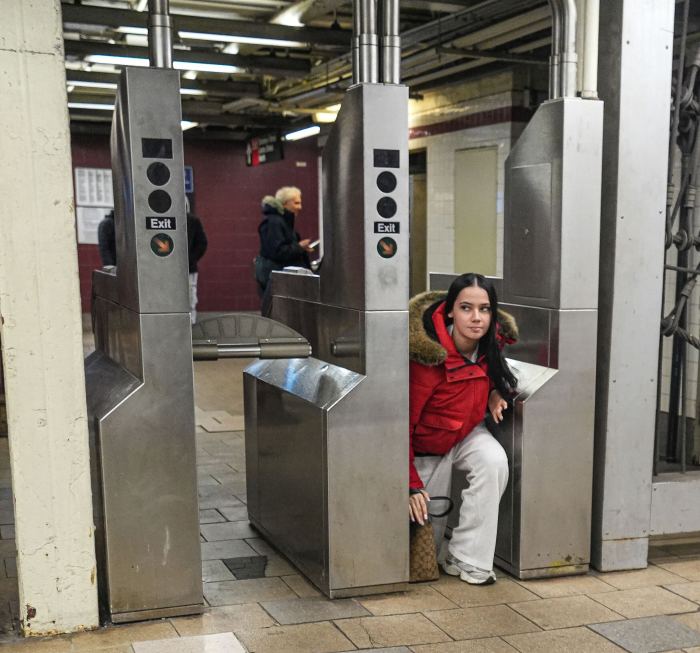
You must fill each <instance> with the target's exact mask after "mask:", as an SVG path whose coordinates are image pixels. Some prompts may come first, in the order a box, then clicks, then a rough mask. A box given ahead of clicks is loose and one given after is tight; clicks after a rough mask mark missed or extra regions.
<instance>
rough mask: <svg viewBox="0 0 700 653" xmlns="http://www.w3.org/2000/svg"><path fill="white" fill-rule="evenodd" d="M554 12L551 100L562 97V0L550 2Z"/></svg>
mask: <svg viewBox="0 0 700 653" xmlns="http://www.w3.org/2000/svg"><path fill="white" fill-rule="evenodd" d="M549 7H550V9H551V10H552V48H551V54H550V56H549V98H550V100H556V99H557V98H558V97H561V88H560V85H559V84H560V80H559V57H560V55H561V13H562V12H561V0H549Z"/></svg>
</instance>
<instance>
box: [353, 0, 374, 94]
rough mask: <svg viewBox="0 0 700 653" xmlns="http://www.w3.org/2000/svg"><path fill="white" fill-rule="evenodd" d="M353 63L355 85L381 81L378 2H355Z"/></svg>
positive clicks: (362, 0)
mask: <svg viewBox="0 0 700 653" xmlns="http://www.w3.org/2000/svg"><path fill="white" fill-rule="evenodd" d="M352 63H353V82H354V83H355V84H363V83H369V84H376V83H377V82H378V81H379V40H378V38H377V1H376V0H353V37H352Z"/></svg>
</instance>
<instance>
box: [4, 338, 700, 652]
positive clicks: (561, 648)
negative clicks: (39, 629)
mask: <svg viewBox="0 0 700 653" xmlns="http://www.w3.org/2000/svg"><path fill="white" fill-rule="evenodd" d="M89 348H90V343H89V337H88V338H87V339H86V350H89ZM244 366H245V362H244V361H234V360H226V361H218V362H198V363H195V382H196V403H197V420H196V421H197V435H196V438H197V452H198V472H199V491H200V523H201V528H200V533H201V541H202V578H203V582H204V598H205V600H206V604H207V607H206V609H205V612H204V614H202V615H201V616H194V617H180V618H175V619H163V620H158V621H149V622H143V623H136V624H130V625H122V626H110V627H107V628H101V629H99V630H96V631H93V632H88V633H80V634H75V635H71V636H62V637H55V638H49V639H32V640H21V639H19V638H18V636H17V635H16V634H14V633H13V629H16V627H17V612H18V610H17V586H16V569H15V565H14V555H15V553H14V549H15V547H14V529H13V526H12V521H13V515H12V499H11V490H10V475H9V461H8V453H7V440H6V439H0V563H1V564H0V632H2V631H3V630H4V631H5V632H6V634H5V635H0V653H19V652H22V653H24V652H26V653H93V652H96V653H97V652H99V653H234V652H237V651H248V652H250V653H339V652H345V651H354V650H357V649H365V650H366V649H370V650H374V651H383V652H384V653H410V652H411V651H412V652H414V653H516V652H518V651H519V652H520V653H569V652H580V653H614V652H615V651H629V652H632V653H650V652H652V651H685V652H686V653H700V543H698V542H697V541H696V542H693V541H690V540H685V541H683V540H677V541H668V542H664V543H656V544H655V546H653V547H652V548H651V549H650V565H649V568H648V569H645V570H641V571H630V572H618V573H608V574H599V573H595V572H592V573H590V574H589V575H587V576H577V577H570V578H559V579H551V580H536V581H522V582H521V581H517V580H515V579H514V578H511V577H509V576H508V575H507V574H506V573H505V572H499V580H498V582H497V583H496V584H495V585H492V586H490V587H473V586H470V585H467V584H466V583H463V582H461V581H459V580H456V579H454V578H451V577H448V576H442V577H441V578H440V580H439V581H437V582H435V583H429V584H421V585H415V586H411V588H410V589H409V591H407V592H405V593H400V594H389V595H384V596H372V597H367V598H362V597H360V598H357V599H344V600H335V601H329V600H327V599H325V598H324V597H322V596H321V595H320V594H319V592H318V591H316V590H315V589H314V588H313V587H312V586H311V585H310V584H309V583H308V582H307V581H305V580H304V578H303V577H302V576H300V575H299V574H298V573H297V572H296V570H295V569H294V567H293V566H291V565H290V564H289V563H288V562H287V561H286V560H285V559H284V558H283V557H282V556H280V555H279V554H277V553H276V552H275V550H274V549H272V548H271V547H270V546H269V545H267V544H266V542H265V541H264V540H262V539H261V538H260V536H259V535H258V534H257V533H256V532H255V530H254V529H253V528H252V527H251V526H250V525H249V524H248V522H247V518H246V507H245V503H246V487H245V469H244V460H245V458H244V440H243V432H242V429H243V403H242V380H241V370H242V369H243V367H244ZM257 555H264V556H267V566H266V567H265V569H264V570H261V571H260V577H258V578H247V579H243V580H238V579H236V577H235V576H234V575H233V573H232V572H231V571H230V570H229V568H228V567H227V566H226V565H225V564H224V562H223V560H225V559H231V558H239V557H254V556H257ZM497 571H498V570H497Z"/></svg>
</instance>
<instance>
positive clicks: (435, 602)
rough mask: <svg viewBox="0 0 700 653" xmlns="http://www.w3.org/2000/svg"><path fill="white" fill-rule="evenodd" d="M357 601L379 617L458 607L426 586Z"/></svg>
mask: <svg viewBox="0 0 700 653" xmlns="http://www.w3.org/2000/svg"><path fill="white" fill-rule="evenodd" d="M358 601H359V603H360V604H361V605H362V606H363V607H364V608H366V609H367V610H369V611H370V612H371V613H372V614H374V615H379V616H382V615H392V614H405V613H408V612H422V611H427V610H449V609H451V608H458V607H459V606H458V605H456V604H454V603H452V601H449V600H448V599H446V598H445V597H444V596H443V595H442V594H440V593H439V592H437V591H436V590H434V589H433V588H432V587H426V586H414V587H412V588H411V589H410V590H409V591H408V592H399V593H395V594H384V595H381V596H370V597H367V598H364V599H358Z"/></svg>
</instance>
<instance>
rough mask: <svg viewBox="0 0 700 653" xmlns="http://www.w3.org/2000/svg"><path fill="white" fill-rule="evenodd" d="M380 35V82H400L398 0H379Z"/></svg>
mask: <svg viewBox="0 0 700 653" xmlns="http://www.w3.org/2000/svg"><path fill="white" fill-rule="evenodd" d="M381 2H382V36H381V39H380V48H381V60H382V82H384V83H385V84H400V83H401V37H400V36H399V29H400V28H399V0H381Z"/></svg>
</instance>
